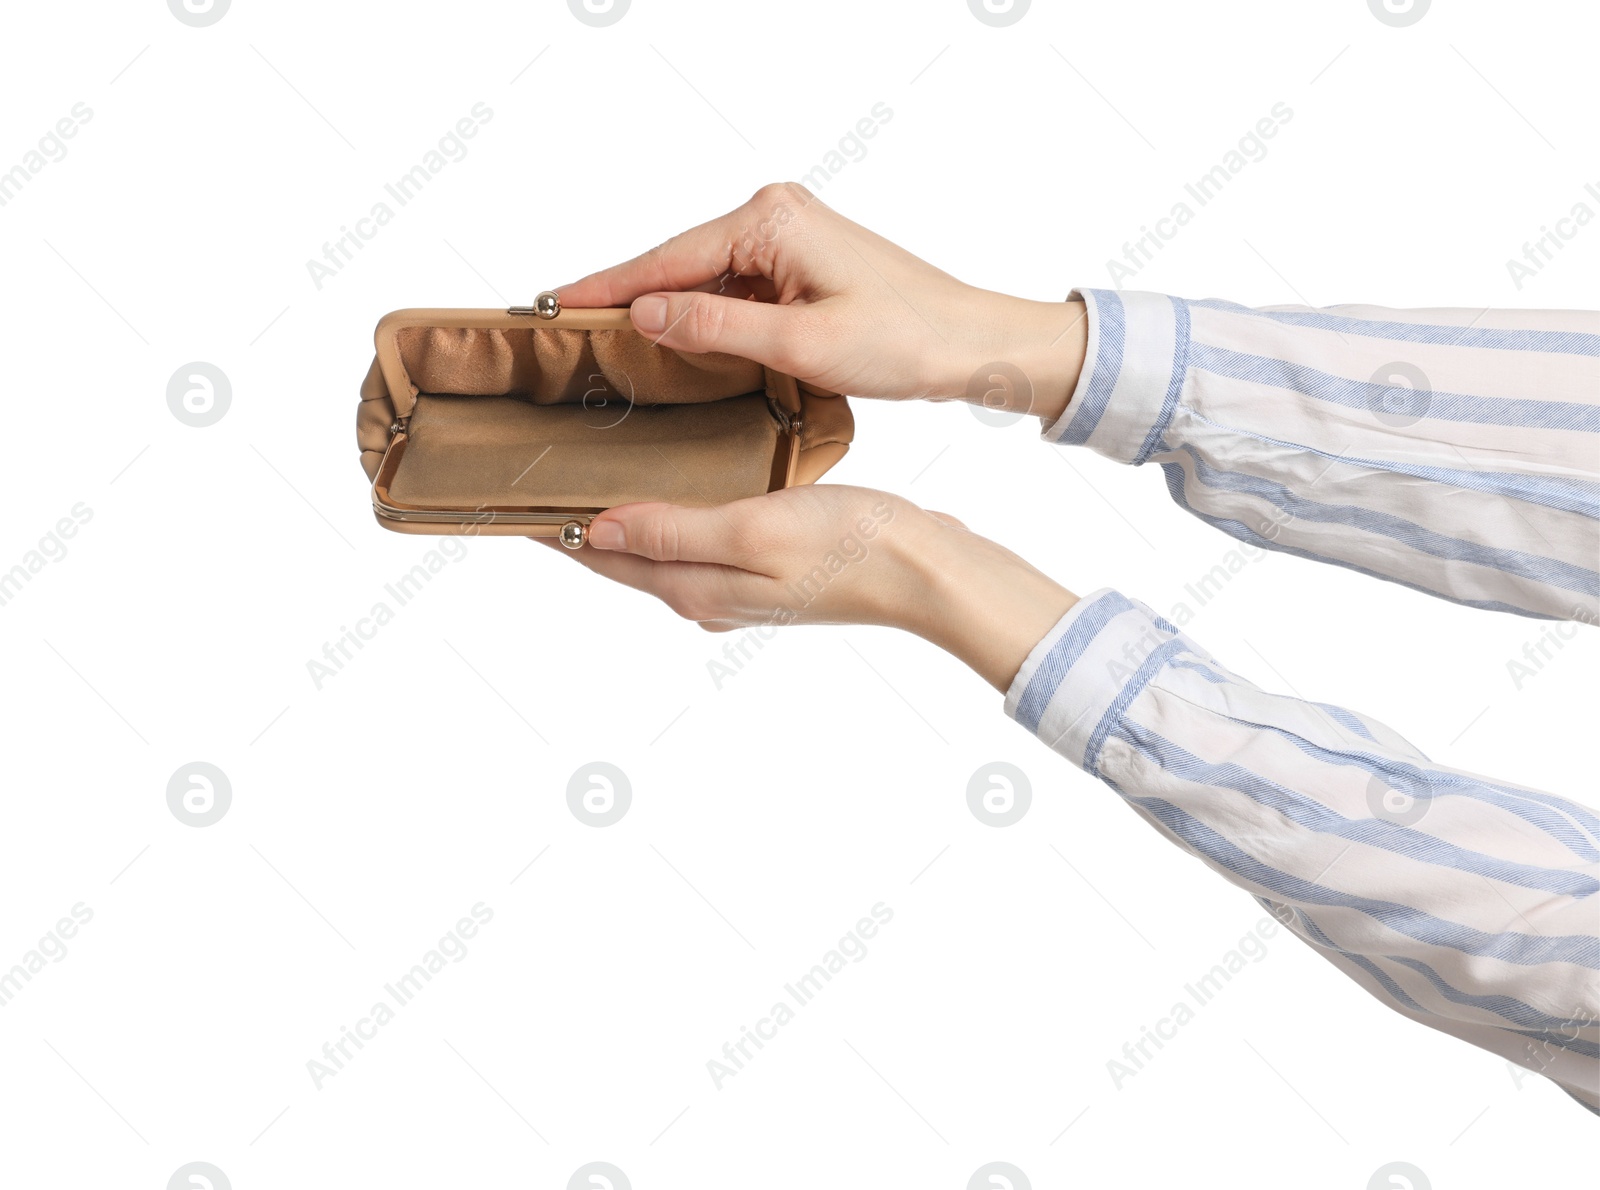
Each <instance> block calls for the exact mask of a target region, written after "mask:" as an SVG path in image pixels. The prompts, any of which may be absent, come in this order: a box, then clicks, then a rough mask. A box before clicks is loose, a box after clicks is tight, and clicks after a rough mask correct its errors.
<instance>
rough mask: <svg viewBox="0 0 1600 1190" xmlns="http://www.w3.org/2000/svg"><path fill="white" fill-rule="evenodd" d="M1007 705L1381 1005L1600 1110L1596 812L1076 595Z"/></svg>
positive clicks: (1106, 594)
mask: <svg viewBox="0 0 1600 1190" xmlns="http://www.w3.org/2000/svg"><path fill="white" fill-rule="evenodd" d="M1005 705H1006V712H1007V714H1009V715H1011V716H1012V717H1013V718H1015V719H1016V720H1017V721H1018V722H1019V723H1021V724H1022V725H1023V726H1024V727H1026V728H1027V729H1028V730H1030V731H1032V732H1033V733H1035V734H1036V735H1037V736H1038V737H1039V738H1040V739H1041V740H1042V741H1044V743H1045V744H1047V745H1048V746H1049V747H1051V748H1052V749H1054V750H1055V751H1056V752H1058V753H1060V754H1061V755H1062V756H1064V757H1066V758H1067V759H1068V760H1070V761H1071V762H1072V763H1073V764H1075V765H1078V766H1079V767H1081V768H1083V769H1084V771H1086V772H1088V773H1090V774H1091V775H1093V776H1095V777H1097V778H1099V779H1100V780H1101V781H1103V782H1104V783H1105V784H1106V785H1108V786H1110V787H1111V789H1112V790H1113V791H1114V792H1115V793H1117V794H1118V795H1119V796H1121V798H1122V799H1123V800H1124V801H1125V802H1127V803H1128V805H1130V806H1131V807H1132V808H1133V809H1134V811H1135V812H1136V813H1137V814H1139V815H1140V816H1141V817H1142V818H1144V819H1145V820H1146V821H1147V822H1148V823H1150V825H1151V826H1153V827H1154V828H1155V829H1156V830H1158V831H1159V832H1161V833H1162V834H1163V835H1165V836H1166V837H1167V838H1168V839H1170V840H1171V841H1172V842H1173V843H1175V844H1177V845H1178V846H1179V847H1181V848H1183V849H1184V850H1185V851H1188V852H1189V853H1190V854H1192V855H1194V856H1195V857H1197V858H1198V859H1199V860H1200V861H1201V862H1203V863H1204V864H1205V865H1206V866H1207V867H1209V868H1211V869H1212V870H1213V871H1215V872H1217V873H1218V874H1219V875H1221V876H1222V877H1223V878H1224V879H1226V880H1228V881H1230V882H1232V883H1233V884H1236V885H1238V886H1239V887H1240V888H1243V889H1245V890H1246V891H1247V892H1249V893H1250V894H1251V895H1252V896H1254V897H1255V898H1256V900H1257V901H1258V902H1260V903H1261V904H1262V905H1263V906H1264V907H1266V908H1267V909H1268V911H1269V912H1271V913H1272V914H1273V915H1274V917H1276V918H1277V919H1278V920H1279V921H1280V922H1282V923H1283V924H1284V925H1286V926H1287V928H1288V929H1289V930H1290V931H1291V932H1292V933H1294V934H1295V935H1296V936H1298V937H1299V938H1300V939H1301V941H1303V942H1305V943H1306V944H1307V945H1309V946H1311V947H1313V948H1314V949H1315V950H1316V951H1317V952H1318V953H1319V954H1321V955H1322V956H1323V957H1325V958H1326V959H1328V961H1330V962H1331V963H1332V964H1333V965H1334V966H1336V967H1338V968H1339V969H1340V970H1341V971H1343V972H1344V973H1345V974H1346V975H1347V976H1349V977H1350V978H1351V979H1353V980H1355V981H1356V982H1357V983H1359V984H1360V985H1361V986H1362V987H1363V988H1365V989H1366V990H1367V991H1368V992H1369V993H1371V994H1372V995H1373V996H1375V997H1377V998H1378V999H1379V1000H1380V1001H1382V1002H1383V1003H1384V1004H1386V1005H1388V1006H1389V1007H1390V1008H1392V1009H1394V1010H1395V1011H1396V1012H1399V1013H1401V1014H1403V1015H1405V1016H1408V1017H1410V1018H1412V1019H1413V1020H1416V1021H1420V1022H1421V1023H1423V1024H1425V1025H1429V1026H1431V1027H1432V1028H1435V1029H1438V1030H1440V1031H1442V1032H1445V1033H1448V1034H1451V1035H1453V1036H1455V1037H1458V1038H1461V1039H1463V1040H1465V1041H1468V1042H1471V1043H1472V1044H1473V1045H1476V1046H1479V1047H1481V1048H1483V1049H1486V1050H1489V1051H1491V1052H1493V1053H1495V1054H1498V1055H1500V1056H1502V1057H1504V1058H1505V1059H1507V1060H1508V1061H1511V1062H1515V1063H1518V1064H1519V1065H1521V1066H1524V1067H1526V1068H1528V1069H1530V1070H1534V1071H1536V1072H1537V1073H1539V1074H1542V1075H1545V1076H1546V1077H1548V1078H1550V1079H1552V1080H1554V1081H1555V1082H1556V1083H1557V1084H1559V1085H1560V1086H1561V1087H1562V1089H1563V1090H1565V1091H1566V1092H1567V1093H1568V1094H1569V1095H1571V1096H1572V1097H1573V1098H1575V1099H1577V1100H1578V1101H1579V1102H1580V1103H1582V1104H1583V1105H1584V1106H1586V1107H1588V1108H1589V1109H1590V1110H1591V1111H1596V1112H1597V1113H1600V1029H1597V1024H1600V978H1597V977H1596V974H1595V972H1596V970H1597V969H1600V937H1597V933H1600V917H1597V912H1596V911H1597V907H1600V899H1597V897H1596V893H1597V892H1600V818H1597V817H1596V815H1595V814H1594V813H1593V812H1592V811H1590V810H1588V809H1586V808H1585V807H1583V806H1580V805H1578V804H1576V803H1574V802H1571V801H1568V800H1566V799H1564V798H1561V797H1555V796H1552V795H1550V794H1545V793H1539V792H1537V791H1535V790H1531V789H1525V788H1523V787H1521V786H1517V785H1512V784H1509V783H1507V782H1503V781H1494V780H1490V779H1488V778H1485V777H1478V776H1474V775H1472V774H1470V773H1465V772H1461V771H1459V770H1456V769H1452V768H1448V767H1446V766H1444V765H1439V764H1435V763H1433V762H1432V761H1430V760H1429V759H1428V758H1427V757H1426V756H1424V755H1423V754H1422V753H1421V752H1419V751H1418V750H1417V749H1416V748H1415V747H1413V746H1412V745H1411V744H1409V743H1407V742H1406V741H1405V740H1404V739H1402V738H1401V737H1400V736H1398V735H1397V734H1395V733H1394V732H1393V731H1391V730H1389V729H1388V728H1386V727H1384V726H1383V725H1382V724H1380V723H1377V722H1374V721H1372V720H1370V719H1368V718H1366V717H1364V716H1362V715H1359V714H1356V713H1354V712H1351V711H1348V710H1345V709H1343V708H1341V707H1335V706H1329V705H1325V704H1322V703H1312V702H1306V701H1303V700H1301V699H1298V698H1290V697H1286V696H1284V695H1280V694H1272V693H1269V692H1268V691H1265V690H1262V689H1261V688H1259V687H1257V686H1256V685H1254V684H1253V683H1251V682H1248V681H1246V680H1245V679H1244V678H1242V677H1240V676H1238V675H1237V674H1235V673H1233V672H1232V671H1231V670H1229V669H1227V668H1225V667H1224V666H1223V665H1222V664H1221V663H1220V662H1219V661H1217V660H1216V659H1215V658H1214V657H1212V656H1211V655H1210V654H1209V653H1207V652H1206V651H1205V650H1204V649H1202V648H1201V647H1200V646H1199V645H1197V644H1195V643H1194V642H1193V641H1192V640H1190V639H1189V638H1188V637H1186V636H1185V635H1183V633H1182V632H1181V631H1179V629H1178V628H1177V627H1176V626H1175V625H1173V624H1171V623H1169V622H1168V621H1166V620H1164V619H1163V618H1162V617H1160V616H1158V615H1156V614H1155V613H1154V612H1153V611H1151V610H1150V609H1149V608H1148V607H1146V606H1144V605H1143V604H1141V603H1138V602H1136V601H1134V600H1130V599H1128V598H1126V597H1125V596H1123V595H1121V594H1119V593H1118V592H1116V591H1112V590H1102V591H1098V592H1096V593H1095V594H1093V595H1090V596H1088V597H1087V598H1085V599H1082V600H1080V601H1079V602H1078V603H1077V604H1075V605H1074V606H1073V608H1072V609H1071V610H1070V611H1069V612H1068V613H1067V614H1066V615H1065V616H1064V617H1062V619H1061V621H1060V622H1059V623H1058V624H1057V625H1056V626H1055V627H1054V628H1053V629H1052V630H1051V632H1050V633H1049V634H1048V635H1047V636H1046V637H1045V638H1044V640H1042V641H1040V642H1039V644H1038V645H1037V646H1035V648H1034V650H1033V651H1032V653H1031V654H1030V655H1029V656H1028V659H1027V660H1026V662H1024V664H1023V666H1022V669H1021V670H1020V671H1019V672H1018V674H1017V677H1016V679H1015V681H1014V682H1013V684H1012V686H1011V688H1010V690H1009V691H1008V693H1007V695H1006V704H1005Z"/></svg>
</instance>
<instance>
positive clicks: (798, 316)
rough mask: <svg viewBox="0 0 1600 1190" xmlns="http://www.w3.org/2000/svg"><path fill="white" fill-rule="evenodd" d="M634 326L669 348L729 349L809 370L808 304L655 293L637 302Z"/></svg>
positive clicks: (781, 366) (778, 365) (780, 366)
mask: <svg viewBox="0 0 1600 1190" xmlns="http://www.w3.org/2000/svg"><path fill="white" fill-rule="evenodd" d="M633 325H634V327H635V328H636V329H637V330H638V331H639V333H640V334H643V335H647V336H648V337H649V338H650V339H652V340H653V341H654V342H656V343H658V344H659V345H661V346H663V347H671V348H674V349H675V350H678V351H689V352H696V353H701V354H703V353H705V352H708V351H724V352H727V353H728V354H729V355H739V356H743V357H744V358H745V359H752V360H755V361H756V362H757V363H762V364H766V365H767V366H768V367H771V368H777V369H778V370H779V371H783V372H792V371H795V370H797V369H798V370H801V371H804V368H803V367H801V359H802V358H803V352H804V350H805V344H806V341H807V340H808V339H809V337H810V334H811V330H810V325H811V314H810V311H809V310H808V309H807V308H806V307H805V306H804V305H775V304H772V303H770V302H754V301H742V300H740V299H738V298H733V297H723V296H722V295H720V294H713V293H652V294H647V295H645V296H644V297H641V298H638V299H637V300H636V301H635V302H634V303H633Z"/></svg>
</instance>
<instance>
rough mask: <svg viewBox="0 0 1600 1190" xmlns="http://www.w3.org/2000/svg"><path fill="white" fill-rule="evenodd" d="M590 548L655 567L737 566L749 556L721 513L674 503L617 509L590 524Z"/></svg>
mask: <svg viewBox="0 0 1600 1190" xmlns="http://www.w3.org/2000/svg"><path fill="white" fill-rule="evenodd" d="M589 544H590V545H591V546H593V547H594V548H595V549H599V550H620V551H622V552H624V553H629V554H638V555H639V556H640V557H642V558H649V559H650V560H651V561H654V562H713V563H718V564H720V565H725V566H729V565H731V566H737V565H738V564H739V563H740V562H742V561H743V560H744V559H745V558H746V556H747V555H748V554H749V553H750V552H751V550H752V548H753V547H752V546H751V545H750V543H749V541H747V540H746V539H745V537H744V536H743V535H742V534H741V533H740V532H739V529H738V527H737V526H736V525H735V524H734V522H733V520H732V519H731V518H730V517H729V516H728V514H727V513H726V512H724V511H723V510H722V509H720V508H685V507H682V506H679V505H674V504H659V503H653V502H652V503H642V504H622V505H618V506H617V507H616V508H612V509H608V510H607V511H606V512H603V513H601V514H600V515H599V516H597V517H595V519H594V520H593V521H592V522H591V523H590V525H589Z"/></svg>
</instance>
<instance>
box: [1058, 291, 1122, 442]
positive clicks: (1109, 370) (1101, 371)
mask: <svg viewBox="0 0 1600 1190" xmlns="http://www.w3.org/2000/svg"><path fill="white" fill-rule="evenodd" d="M1094 300H1095V306H1094V309H1095V334H1096V336H1097V338H1098V340H1099V347H1098V349H1097V350H1096V351H1095V356H1094V370H1093V371H1092V372H1090V374H1089V390H1088V391H1087V392H1086V393H1084V395H1083V402H1082V404H1081V405H1078V409H1077V411H1076V412H1075V413H1073V414H1072V420H1071V421H1069V422H1068V423H1067V428H1066V429H1065V430H1064V431H1063V432H1062V434H1061V438H1060V441H1062V442H1065V443H1068V444H1070V445H1074V446H1081V445H1082V444H1083V443H1085V442H1087V441H1088V440H1089V435H1090V434H1092V433H1094V428H1095V427H1096V426H1097V425H1099V424H1100V418H1101V417H1102V416H1103V415H1104V414H1105V411H1106V406H1107V405H1109V404H1110V403H1111V390H1112V389H1114V388H1116V386H1117V377H1118V376H1120V375H1121V374H1122V352H1123V344H1124V340H1125V339H1126V337H1127V315H1126V313H1125V312H1124V311H1123V308H1122V299H1121V298H1120V297H1118V296H1117V295H1116V294H1115V293H1114V292H1112V291H1110V290H1106V289H1097V290H1095V291H1094ZM1073 404H1078V403H1077V402H1073ZM1069 410H1070V407H1069Z"/></svg>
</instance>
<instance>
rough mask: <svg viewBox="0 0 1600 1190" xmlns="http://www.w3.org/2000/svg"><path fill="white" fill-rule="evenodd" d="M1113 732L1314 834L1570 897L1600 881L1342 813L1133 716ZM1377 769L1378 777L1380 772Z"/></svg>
mask: <svg viewBox="0 0 1600 1190" xmlns="http://www.w3.org/2000/svg"><path fill="white" fill-rule="evenodd" d="M1115 734H1116V736H1117V738H1118V739H1121V740H1122V741H1124V742H1125V743H1127V744H1128V745H1129V746H1131V747H1133V748H1134V749H1136V750H1137V751H1138V752H1139V753H1141V754H1142V755H1143V756H1145V757H1146V758H1148V759H1149V760H1150V761H1152V762H1153V763H1154V764H1156V765H1157V766H1158V767H1160V768H1161V769H1163V770H1164V771H1166V772H1168V773H1171V774H1172V775H1173V776H1175V777H1177V778H1179V779H1180V780H1184V781H1189V782H1192V783H1194V784H1196V785H1208V786H1213V787H1216V788H1220V789H1231V790H1233V791H1234V792H1235V793H1240V794H1243V795H1244V796H1245V797H1248V798H1250V799H1251V800H1252V801H1254V802H1256V803H1258V804H1259V805H1262V806H1265V807H1267V808H1268V809H1270V810H1275V811H1276V812H1277V813H1279V814H1282V815H1283V816H1284V817H1285V818H1287V819H1288V820H1289V821H1290V822H1293V823H1295V824H1296V825H1297V826H1302V827H1304V828H1305V829H1306V830H1310V831H1315V832H1317V833H1318V834H1324V835H1332V836H1333V837H1335V838H1338V839H1347V840H1349V841H1351V842H1354V843H1360V844H1362V845H1364V846H1367V847H1377V848H1380V849H1381V850H1384V851H1390V852H1393V853H1394V854H1396V855H1403V856H1405V857H1406V858H1408V859H1413V860H1416V861H1418V862H1420V863H1427V864H1433V865H1435V866H1438V867H1445V868H1452V869H1454V870H1456V871H1458V872H1469V873H1471V874H1473V875H1475V876H1482V877H1484V878H1485V879H1489V880H1498V881H1501V882H1502V883H1504V884H1513V885H1516V886H1518V887H1520V888H1531V889H1537V890H1538V891H1540V892H1549V893H1557V894H1560V895H1563V896H1569V897H1588V896H1593V895H1594V894H1595V893H1596V892H1600V881H1596V880H1595V879H1594V878H1593V877H1592V876H1586V875H1583V874H1582V873H1578V872H1570V871H1565V870H1563V869H1561V868H1549V867H1539V866H1535V865H1531V864H1519V863H1514V862H1512V861H1509V860H1504V859H1499V858H1497V857H1495V856H1492V855H1485V854H1484V853H1482V852H1480V851H1469V850H1468V849H1466V848H1464V847H1457V846H1456V845H1455V844H1453V843H1448V842H1446V841H1445V840H1443V839H1440V838H1438V837H1436V836H1434V835H1430V834H1428V833H1426V832H1425V831H1420V830H1413V829H1411V828H1410V827H1408V826H1402V825H1400V824H1398V823H1393V822H1387V821H1385V820H1383V819H1380V818H1346V817H1345V816H1343V815H1342V814H1339V813H1337V812H1336V811H1334V810H1331V809H1329V808H1328V807H1326V806H1323V805H1321V804H1320V803H1318V802H1317V801H1315V800H1314V799H1312V798H1309V797H1306V796H1304V795H1302V794H1300V793H1297V792H1296V791H1294V790H1292V789H1289V788H1287V787H1285V786H1283V785H1280V784H1279V783H1277V782H1276V781H1273V780H1271V779H1270V778H1268V777H1265V776H1263V775H1262V774H1260V773H1256V772H1253V771H1251V770H1250V769H1247V768H1245V767H1243V766H1242V765H1237V764H1233V763H1224V764H1211V763H1208V762H1206V761H1204V760H1201V759H1200V757H1198V756H1196V755H1194V754H1193V753H1192V752H1190V751H1188V750H1187V749H1185V748H1183V747H1182V746H1180V745H1178V744H1176V743H1174V742H1173V741H1171V740H1168V739H1165V738H1163V737H1162V736H1160V735H1158V734H1157V733H1155V732H1153V731H1150V730H1148V729H1147V728H1145V727H1142V726H1141V725H1139V724H1137V723H1134V722H1131V721H1124V722H1123V723H1121V724H1120V725H1119V726H1118V727H1117V729H1116V733H1115ZM1369 771H1370V770H1369ZM1377 775H1379V776H1380V777H1381V774H1377Z"/></svg>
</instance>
